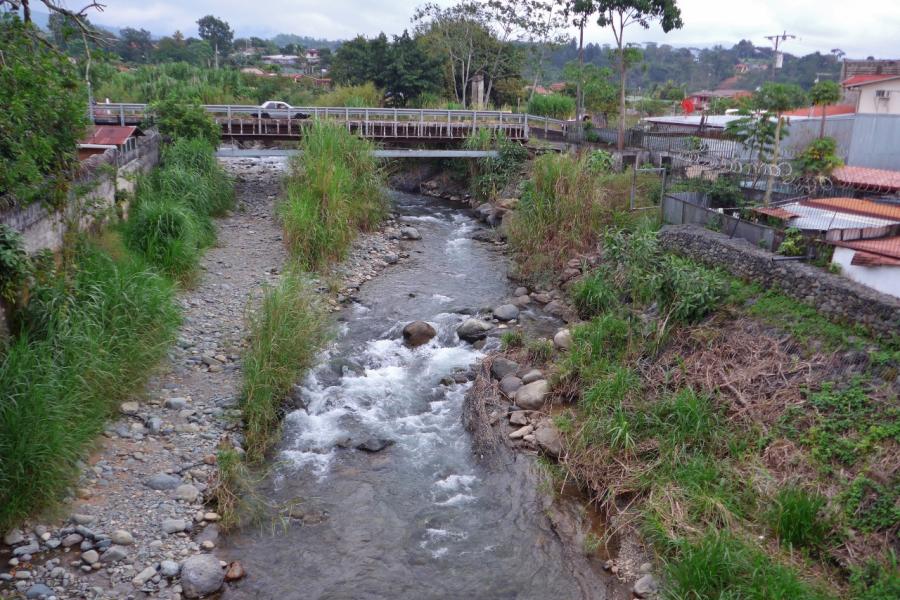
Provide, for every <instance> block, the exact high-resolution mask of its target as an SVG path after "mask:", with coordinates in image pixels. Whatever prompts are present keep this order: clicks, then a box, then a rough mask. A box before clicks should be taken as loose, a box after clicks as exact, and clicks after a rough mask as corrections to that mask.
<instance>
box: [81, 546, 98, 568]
mask: <svg viewBox="0 0 900 600" xmlns="http://www.w3.org/2000/svg"><path fill="white" fill-rule="evenodd" d="M81 560H82V561H84V563H85V564H88V565H92V564H94V563H95V562H97V561H98V560H100V554H99V553H98V552H97V551H96V550H88V551H87V552H82V553H81Z"/></svg>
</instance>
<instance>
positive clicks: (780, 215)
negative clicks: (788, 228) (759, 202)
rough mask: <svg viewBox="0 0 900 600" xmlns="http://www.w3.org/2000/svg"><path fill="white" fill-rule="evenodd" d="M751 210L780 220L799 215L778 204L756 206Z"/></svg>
mask: <svg viewBox="0 0 900 600" xmlns="http://www.w3.org/2000/svg"><path fill="white" fill-rule="evenodd" d="M753 212H755V213H759V214H761V215H768V216H770V217H775V218H776V219H781V220H782V221H787V220H789V219H793V218H794V217H799V216H800V215H798V214H797V213H792V212H791V211H789V210H785V209H783V208H781V207H780V206H758V207H756V208H754V209H753Z"/></svg>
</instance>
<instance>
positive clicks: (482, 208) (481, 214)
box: [475, 202, 494, 221]
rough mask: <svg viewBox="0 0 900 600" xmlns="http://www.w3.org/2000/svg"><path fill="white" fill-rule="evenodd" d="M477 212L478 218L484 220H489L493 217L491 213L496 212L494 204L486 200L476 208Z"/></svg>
mask: <svg viewBox="0 0 900 600" xmlns="http://www.w3.org/2000/svg"><path fill="white" fill-rule="evenodd" d="M475 214H477V215H478V218H479V219H481V220H482V221H487V220H488V219H490V218H491V215H493V214H494V205H493V204H491V203H490V202H485V203H484V204H481V205H479V206H478V208H476V209H475Z"/></svg>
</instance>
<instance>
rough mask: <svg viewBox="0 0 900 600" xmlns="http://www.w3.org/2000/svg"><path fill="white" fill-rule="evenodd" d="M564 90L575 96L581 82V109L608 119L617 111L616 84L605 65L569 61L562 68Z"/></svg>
mask: <svg viewBox="0 0 900 600" xmlns="http://www.w3.org/2000/svg"><path fill="white" fill-rule="evenodd" d="M563 78H564V79H565V81H566V90H567V91H569V92H570V93H571V92H574V93H575V95H576V98H577V94H578V85H579V84H581V92H582V102H583V106H582V110H584V109H587V110H588V111H590V112H592V113H600V114H602V115H603V118H604V120H606V121H609V117H610V116H611V115H614V114H616V112H617V111H618V99H617V97H616V86H615V84H613V83H612V81H611V79H612V71H611V70H610V69H609V68H607V67H598V66H597V65H593V64H586V65H582V64H580V63H579V62H577V61H574V60H573V61H571V62H569V63H567V64H566V66H565V67H564V68H563Z"/></svg>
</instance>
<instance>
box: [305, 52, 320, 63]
mask: <svg viewBox="0 0 900 600" xmlns="http://www.w3.org/2000/svg"><path fill="white" fill-rule="evenodd" d="M304 58H305V59H306V63H307V64H310V65H314V64H316V63H318V62H319V59H320V57H319V51H318V50H316V49H315V48H310V49H309V50H307V51H306V55H305V56H304Z"/></svg>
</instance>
